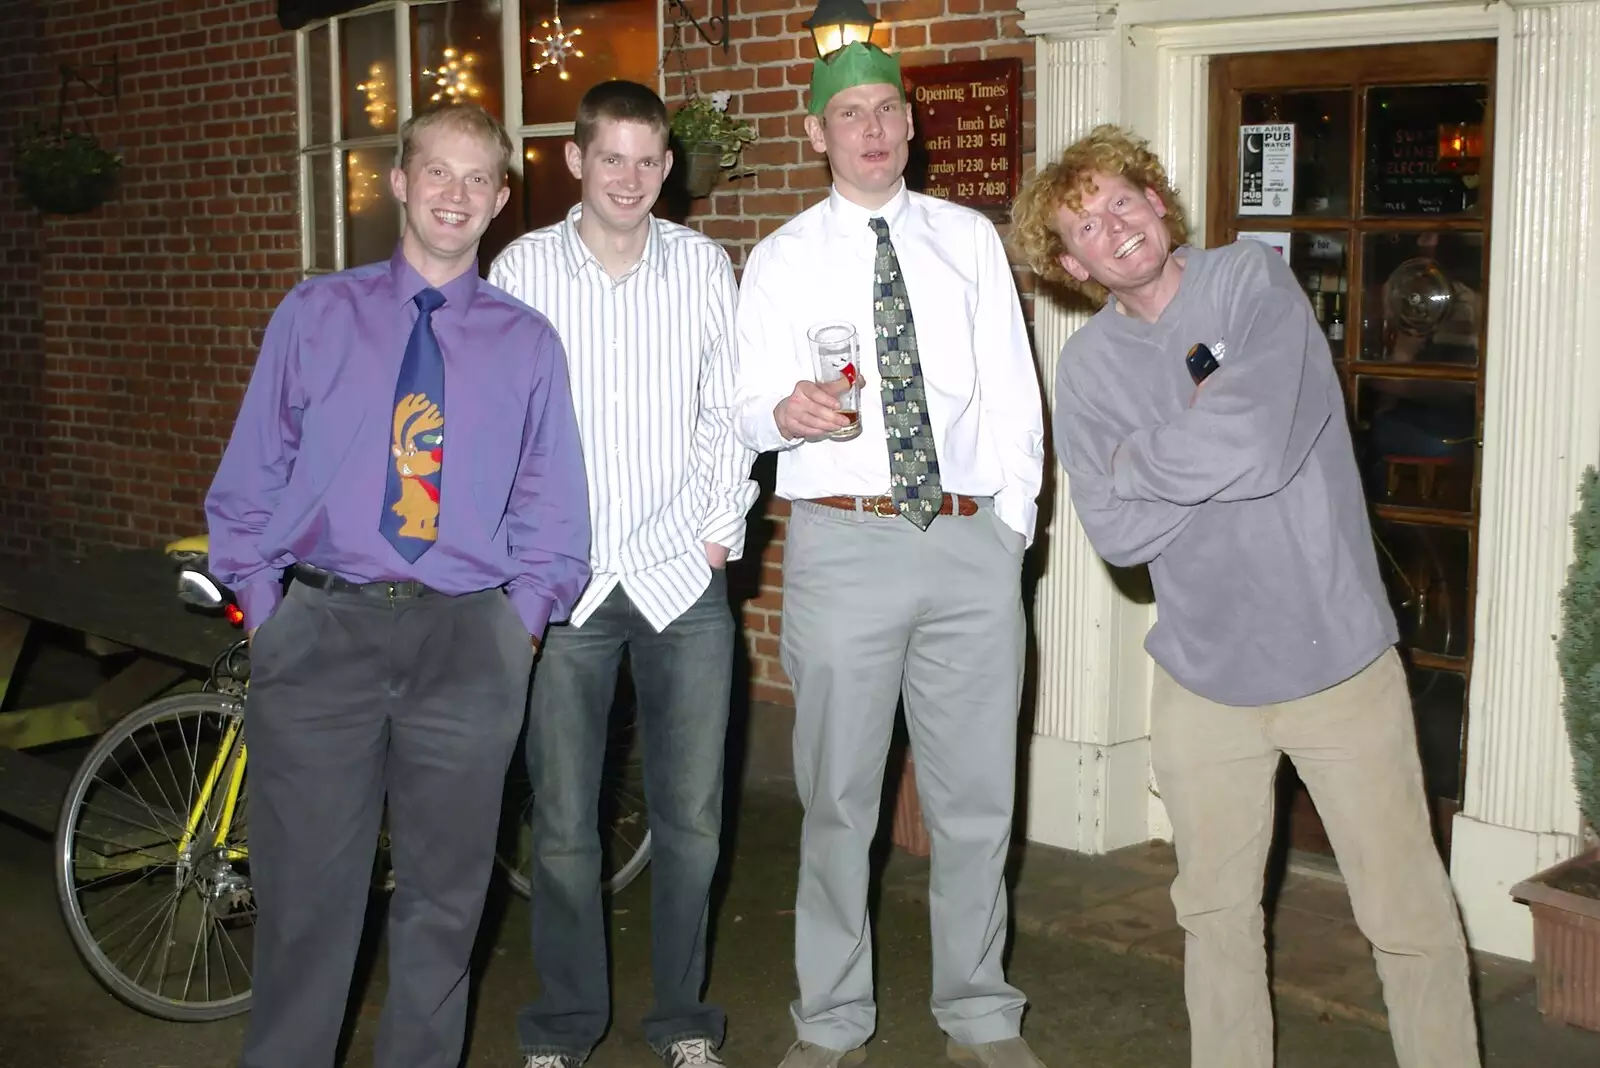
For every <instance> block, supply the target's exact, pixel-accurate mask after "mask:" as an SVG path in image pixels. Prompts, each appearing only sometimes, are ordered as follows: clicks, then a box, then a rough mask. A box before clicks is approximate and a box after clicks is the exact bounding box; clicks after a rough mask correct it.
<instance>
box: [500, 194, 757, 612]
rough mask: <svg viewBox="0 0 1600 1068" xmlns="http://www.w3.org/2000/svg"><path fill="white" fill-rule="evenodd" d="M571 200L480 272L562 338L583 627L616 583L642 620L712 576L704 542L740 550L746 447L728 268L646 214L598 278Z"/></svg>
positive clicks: (697, 590)
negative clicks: (576, 483) (579, 517)
mask: <svg viewBox="0 0 1600 1068" xmlns="http://www.w3.org/2000/svg"><path fill="white" fill-rule="evenodd" d="M581 215H582V205H578V206H575V207H574V208H573V209H572V210H571V211H570V212H568V213H567V217H566V219H565V221H563V222H559V223H555V224H553V225H551V226H546V227H543V228H541V229H538V230H534V231H533V232H531V233H528V234H524V235H523V236H521V237H519V238H517V240H515V241H513V242H512V243H511V244H510V245H508V246H507V247H506V249H505V251H504V252H502V253H500V255H499V256H498V257H496V258H495V261H494V265H493V266H492V267H491V268H490V269H489V281H490V282H491V283H492V284H494V285H496V286H499V287H500V288H501V289H504V290H505V291H506V292H508V293H510V294H511V295H512V296H514V297H516V298H518V299H519V300H521V301H523V302H524V303H526V304H530V305H532V306H533V307H534V309H536V310H537V311H540V312H542V313H543V314H544V315H545V316H546V317H547V318H548V319H549V320H550V322H551V323H552V324H554V325H555V328H556V330H557V332H558V333H560V335H561V343H562V345H564V346H565V347H566V350H567V366H568V369H569V371H570V375H571V379H572V401H573V405H574V407H575V408H576V409H577V413H578V432H579V435H580V436H581V437H582V439H583V455H584V461H585V464H584V465H585V467H586V468H587V469H588V484H589V518H590V522H591V524H592V526H593V529H594V534H593V541H592V542H591V544H590V548H589V563H590V565H591V567H592V568H593V570H594V578H593V580H592V581H591V582H590V584H589V587H588V589H587V590H585V591H584V594H583V596H582V597H581V598H580V599H579V600H578V604H577V606H576V607H575V608H574V609H573V610H572V624H573V626H582V625H583V623H584V621H585V620H587V619H588V618H589V617H590V616H591V615H593V614H594V610H595V609H596V608H598V607H599V606H600V603H601V602H602V601H604V600H605V599H606V597H607V596H608V595H609V594H610V593H611V591H612V590H613V589H615V588H616V587H617V585H618V584H619V583H620V584H621V585H622V588H623V590H624V591H626V593H627V595H628V598H629V599H630V600H631V601H632V602H633V603H634V605H635V606H636V607H637V608H638V609H639V611H640V612H642V613H643V614H644V616H645V618H646V619H648V620H649V621H650V625H651V626H653V627H655V629H656V630H657V631H661V630H664V629H665V628H666V626H667V624H669V623H671V622H672V621H673V620H674V619H677V618H678V617H679V616H680V615H682V614H683V613H684V612H685V611H686V610H687V609H688V608H689V606H690V605H692V604H694V602H695V600H696V599H698V598H699V596H700V594H701V593H703V592H705V588H706V586H707V585H709V584H710V581H711V565H710V564H709V563H708V562H707V561H706V553H705V546H704V544H703V543H704V542H712V543H714V544H717V545H724V546H727V548H728V559H729V560H737V559H739V557H740V556H741V555H742V554H743V552H744V536H745V514H746V513H747V512H749V510H750V506H751V505H753V504H754V503H755V500H756V495H757V493H758V487H757V485H756V484H755V483H754V482H753V481H751V480H750V478H749V474H750V464H751V462H752V461H753V460H754V459H755V455H754V454H753V453H752V452H751V451H750V450H749V449H747V448H745V446H744V445H743V444H741V443H740V442H739V441H738V440H737V439H736V438H735V437H734V433H733V410H732V403H733V389H734V372H735V365H734V351H733V350H734V338H733V316H734V305H735V303H736V301H735V289H734V281H733V266H732V264H730V263H729V262H728V254H727V253H726V252H724V251H723V250H722V247H721V246H720V245H718V244H717V243H716V242H714V241H712V240H711V239H709V238H707V237H705V236H704V235H702V234H700V233H698V232H696V231H694V230H690V229H689V228H687V227H684V226H679V225H677V224H676V223H670V222H665V221H663V220H661V219H657V218H654V217H652V218H651V219H650V222H649V227H650V230H649V234H648V236H647V238H646V240H645V247H644V255H643V257H642V258H641V259H640V261H639V262H638V263H637V264H635V265H634V267H633V269H632V270H631V271H629V272H628V274H627V275H626V276H625V277H623V278H621V279H620V280H619V279H613V278H612V277H611V276H610V275H609V274H607V273H606V270H605V268H604V267H602V266H601V265H600V262H599V261H598V260H596V259H595V257H594V256H593V254H592V253H590V251H589V248H588V246H587V245H585V244H584V243H583V239H582V238H581V237H579V236H578V225H577V224H578V219H579V218H580V217H581Z"/></svg>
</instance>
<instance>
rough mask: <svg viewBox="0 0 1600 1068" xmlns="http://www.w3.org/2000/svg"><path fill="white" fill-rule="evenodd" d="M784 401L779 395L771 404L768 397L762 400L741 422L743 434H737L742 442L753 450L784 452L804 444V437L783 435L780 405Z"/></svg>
mask: <svg viewBox="0 0 1600 1068" xmlns="http://www.w3.org/2000/svg"><path fill="white" fill-rule="evenodd" d="M783 401H784V398H783V397H778V398H776V399H774V400H773V401H772V403H771V404H767V403H766V399H765V398H763V400H762V401H761V402H760V404H761V406H760V407H758V408H756V410H755V412H753V413H751V414H749V415H747V416H746V417H745V418H743V419H741V420H740V421H739V422H740V423H741V424H742V427H741V429H743V430H744V433H743V434H737V433H736V434H735V435H734V436H735V437H736V438H738V439H739V441H740V442H741V444H743V445H744V446H745V447H746V448H748V449H750V450H751V451H752V452H758V453H761V452H782V451H784V450H785V449H792V448H794V447H795V446H796V445H800V444H803V443H804V441H805V439H804V438H795V439H794V440H793V441H791V440H789V439H788V438H786V437H784V436H783V431H781V430H779V429H778V405H779V404H782V403H783Z"/></svg>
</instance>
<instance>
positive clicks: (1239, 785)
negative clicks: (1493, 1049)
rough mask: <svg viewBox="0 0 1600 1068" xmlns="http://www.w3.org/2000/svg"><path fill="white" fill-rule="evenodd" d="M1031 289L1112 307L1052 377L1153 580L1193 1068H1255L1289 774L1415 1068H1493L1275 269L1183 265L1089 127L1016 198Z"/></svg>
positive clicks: (1314, 374)
mask: <svg viewBox="0 0 1600 1068" xmlns="http://www.w3.org/2000/svg"><path fill="white" fill-rule="evenodd" d="M1013 215H1014V219H1015V223H1016V232H1015V241H1016V243H1017V245H1018V246H1019V248H1020V249H1021V250H1022V251H1023V253H1024V254H1025V255H1026V256H1027V258H1028V260H1029V262H1030V264H1031V266H1032V267H1033V270H1034V271H1035V272H1036V273H1038V274H1039V275H1040V276H1041V277H1043V278H1046V279H1048V280H1051V281H1054V282H1057V283H1061V284H1064V285H1066V286H1068V287H1070V288H1074V289H1077V290H1078V291H1079V292H1081V293H1083V294H1084V295H1085V296H1087V297H1089V298H1090V299H1091V300H1097V301H1104V307H1103V308H1102V309H1101V310H1100V312H1099V313H1098V314H1096V315H1095V316H1094V317H1093V318H1092V319H1091V320H1090V321H1089V322H1088V323H1087V324H1085V325H1084V326H1083V328H1082V329H1080V330H1078V332H1077V333H1075V334H1074V335H1073V336H1072V337H1071V338H1070V339H1069V340H1068V341H1067V344H1066V347H1065V348H1064V349H1063V350H1062V352H1061V359H1060V362H1059V364H1058V365H1057V369H1056V410H1055V440H1056V451H1057V455H1058V457H1059V459H1060V461H1061V465H1062V467H1063V468H1065V470H1066V473H1067V479H1068V485H1069V488H1070V492H1071V495H1072V503H1073V508H1074V510H1075V511H1076V512H1077V514H1078V518H1079V519H1080V520H1081V521H1082V523H1083V526H1084V530H1085V532H1086V533H1087V534H1088V535H1089V539H1090V541H1091V542H1092V543H1093V544H1094V546H1095V549H1096V551H1098V552H1099V553H1100V555H1101V556H1103V557H1104V558H1105V559H1106V560H1107V561H1108V562H1110V563H1112V564H1115V565H1118V566H1123V567H1127V566H1132V565H1135V564H1148V565H1149V567H1150V577H1151V580H1152V582H1153V584H1154V586H1155V592H1156V606H1157V609H1158V612H1159V619H1158V621H1157V622H1156V625H1155V626H1154V627H1152V628H1151V631H1150V635H1149V638H1148V640H1147V642H1146V648H1147V649H1148V650H1149V652H1150V654H1151V656H1152V657H1153V658H1154V659H1155V661H1156V667H1155V679H1154V686H1153V689H1152V693H1151V699H1150V720H1151V722H1150V745H1151V762H1152V764H1153V766H1154V769H1155V773H1156V779H1157V782H1158V784H1159V786H1160V789H1161V796H1162V799H1163V800H1164V801H1165V803H1166V806H1167V812H1168V814H1169V816H1170V817H1171V819H1172V826H1173V838H1174V844H1175V845H1176V847H1177V853H1178V877H1177V879H1176V880H1175V882H1174V883H1173V887H1172V899H1173V904H1174V905H1175V906H1176V909H1177V915H1178V921H1179V923H1180V924H1182V926H1183V928H1184V930H1185V931H1186V932H1187V941H1186V946H1185V954H1184V969H1185V989H1186V993H1187V998H1188V1006H1189V1022H1190V1033H1191V1035H1190V1040H1191V1058H1192V1063H1193V1064H1194V1065H1195V1068H1268V1066H1270V1065H1271V1063H1272V1008H1271V1004H1270V1002H1269V1000H1268V995H1267V971H1266V959H1265V950H1264V945H1263V937H1262V908H1261V898H1262V878H1263V876H1262V873H1263V869H1264V867H1265V864H1266V859H1267V853H1268V850H1269V848H1270V846H1271V844H1272V834H1273V825H1274V821H1273V800H1274V790H1273V780H1274V778H1275V776H1276V775H1277V770H1278V766H1279V763H1280V761H1281V758H1282V757H1283V756H1284V755H1287V756H1288V757H1289V758H1290V759H1291V760H1293V761H1294V764H1295V768H1296V770H1297V771H1298V772H1299V774H1300V777H1301V778H1302V779H1303V780H1304V781H1305V783H1306V785H1307V786H1308V787H1309V788H1310V790H1311V794H1312V797H1313V799H1314V800H1315V801H1316V803H1317V808H1318V811H1319V812H1320V814H1321V816H1322V820H1323V824H1324V826H1325V827H1326V828H1327V831H1328V837H1329V838H1330V840H1331V841H1332V842H1333V846H1334V849H1335V850H1336V852H1337V854H1338V858H1339V862H1340V867H1341V870H1342V871H1343V873H1344V876H1345V879H1346V881H1347V883H1348V884H1349V888H1350V898H1351V904H1352V905H1353V906H1354V909H1355V914H1356V919H1357V922H1358V923H1359V924H1360V926H1361V930H1362V933H1363V934H1365V935H1366V936H1367V938H1368V940H1370V941H1371V942H1372V945H1373V954H1374V957H1375V958H1376V960H1377V965H1378V972H1379V974H1380V976H1381V977H1382V979H1383V984H1384V998H1385V1000H1386V1002H1387V1004H1388V1009H1389V1020H1390V1029H1391V1031H1392V1032H1393V1036H1394V1046H1395V1053H1396V1056H1397V1059H1398V1061H1399V1063H1400V1065H1401V1068H1472V1066H1475V1065H1477V1064H1478V1063H1479V1058H1478V1045H1477V1039H1476V1032H1475V1026H1474V1021H1473V1011H1472V1001H1471V995H1470V992H1469V989H1468V977H1467V956H1466V946H1465V942H1464V939H1463V938H1462V933H1461V925H1460V920H1459V918H1458V916H1457V913H1456V907H1455V901H1454V899H1453V897H1452V893H1451V888H1450V880H1449V877H1448V875H1447V874H1446V873H1445V869H1444V866H1443V865H1442V864H1441V863H1440V861H1439V855H1438V853H1437V852H1436V851H1435V849H1434V843H1433V837H1432V834H1431V833H1430V828H1429V818H1428V804H1427V799H1426V797H1425V795H1424V792H1423V786H1422V774H1421V768H1420V766H1419V762H1418V759H1417V744H1416V728H1415V724H1414V721H1413V719H1412V712H1411V703H1410V698H1409V696H1408V693H1407V689H1406V676H1405V670H1404V668H1403V667H1402V665H1401V662H1400V658H1399V656H1398V654H1397V652H1396V650H1395V648H1394V645H1395V641H1396V630H1395V621H1394V614H1393V611H1392V610H1391V608H1390V606H1389V600H1388V597H1387V595H1386V593H1385V590H1384V587H1383V582H1382V580H1381V579H1380V577H1379V574H1378V565H1377V559H1376V554H1375V552H1374V548H1373V542H1372V531H1371V528H1370V526H1369V525H1368V520H1367V511H1366V501H1365V497H1364V496H1363V493H1362V489H1361V482H1360V478H1359V476H1358V474H1357V470H1356V463H1355V455H1354V450H1353V449H1352V447H1351V440H1350V430H1349V427H1348V425H1347V424H1346V422H1345V419H1344V414H1343V409H1344V401H1343V396H1342V393H1341V391H1340V385H1339V379H1338V376H1337V375H1336V373H1335V372H1334V368H1333V362H1332V359H1331V357H1330V355H1329V352H1328V346H1327V342H1326V340H1325V338H1324V337H1323V334H1322V331H1321V330H1320V329H1319V328H1318V324H1317V321H1316V318H1315V317H1314V315H1313V314H1312V311H1311V307H1310V304H1309V303H1308V301H1307V300H1306V297H1305V294H1304V293H1302V292H1301V290H1300V287H1299V284H1298V282H1297V281H1296V280H1295V277H1294V275H1293V274H1292V273H1291V272H1290V270H1289V268H1288V265H1287V264H1286V263H1284V261H1283V259H1282V257H1281V256H1279V255H1278V254H1277V253H1276V252H1274V251H1273V250H1272V249H1270V248H1268V247H1267V246H1266V245H1263V244H1260V243H1258V242H1254V241H1248V240H1246V241H1239V242H1236V243H1234V244H1231V245H1227V246H1224V247H1221V248H1215V249H1199V248H1194V247H1192V246H1190V245H1188V244H1187V227H1186V226H1185V224H1184V220H1183V213H1182V211H1181V209H1180V208H1179V206H1178V203H1177V198H1176V196H1175V195H1174V194H1173V191H1172V188H1171V186H1170V184H1169V183H1168V181H1167V176H1166V171H1165V169H1164V168H1163V167H1162V165H1161V161H1160V160H1159V159H1158V158H1157V157H1156V156H1155V155H1154V154H1153V153H1151V152H1150V150H1149V148H1148V147H1147V146H1146V144H1145V143H1144V142H1142V141H1140V140H1138V139H1136V138H1134V137H1133V136H1131V135H1129V134H1128V133H1126V132H1125V131H1123V130H1120V129H1118V128H1116V127H1112V126H1101V127H1098V128H1096V129H1095V130H1094V131H1092V132H1091V133H1090V134H1089V135H1088V136H1087V137H1085V138H1083V139H1082V140H1080V141H1078V142H1077V143H1075V144H1074V145H1072V146H1071V147H1070V148H1068V149H1067V150H1066V152H1065V153H1063V154H1062V156H1061V158H1060V159H1059V160H1058V161H1056V162H1055V163H1052V164H1050V165H1049V166H1047V167H1045V168H1044V169H1043V170H1041V171H1040V172H1039V174H1038V175H1036V176H1035V177H1034V178H1033V179H1032V180H1031V181H1030V182H1029V183H1028V185H1027V187H1026V188H1025V189H1024V190H1023V191H1022V193H1021V195H1020V196H1019V197H1018V200H1017V203H1016V205H1015V210H1014V213H1013Z"/></svg>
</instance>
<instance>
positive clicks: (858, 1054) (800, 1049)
mask: <svg viewBox="0 0 1600 1068" xmlns="http://www.w3.org/2000/svg"><path fill="white" fill-rule="evenodd" d="M866 1059H867V1051H866V1050H864V1049H862V1048H861V1047H860V1046H857V1047H856V1048H855V1049H829V1048H828V1047H827V1046H817V1045H813V1044H812V1043H810V1042H796V1043H795V1044H794V1045H792V1046H790V1047H789V1052H788V1053H785V1054H784V1055H783V1060H781V1061H779V1062H778V1068H850V1066H851V1065H857V1064H860V1063H861V1062H862V1061H864V1060H866Z"/></svg>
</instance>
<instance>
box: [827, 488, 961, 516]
mask: <svg viewBox="0 0 1600 1068" xmlns="http://www.w3.org/2000/svg"><path fill="white" fill-rule="evenodd" d="M806 500H807V502H808V503H810V504H820V505H822V506H823V507H824V508H838V509H840V510H841V511H845V512H870V513H871V514H872V515H875V516H881V517H882V518H884V519H896V518H898V517H899V515H900V513H899V512H897V511H896V510H895V507H894V498H893V497H891V496H889V495H888V494H887V493H885V494H882V495H880V496H877V497H807V498H806ZM938 514H939V515H977V514H978V502H977V500H976V499H975V498H972V497H963V496H961V495H959V494H955V493H946V494H945V495H944V500H943V501H941V502H940V504H939V512H938Z"/></svg>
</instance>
